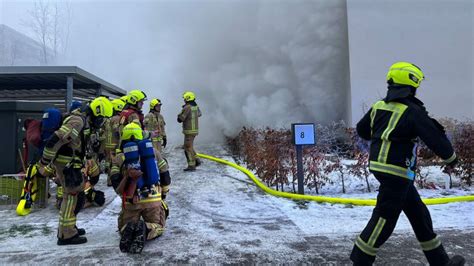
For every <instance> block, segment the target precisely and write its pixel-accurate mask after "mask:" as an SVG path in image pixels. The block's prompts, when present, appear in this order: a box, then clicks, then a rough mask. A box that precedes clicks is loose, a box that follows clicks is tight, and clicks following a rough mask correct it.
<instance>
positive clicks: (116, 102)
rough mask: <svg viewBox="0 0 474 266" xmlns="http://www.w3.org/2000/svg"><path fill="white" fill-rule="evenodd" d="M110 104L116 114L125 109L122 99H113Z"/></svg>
mask: <svg viewBox="0 0 474 266" xmlns="http://www.w3.org/2000/svg"><path fill="white" fill-rule="evenodd" d="M112 104H113V106H114V110H115V111H116V112H122V110H123V108H124V107H125V102H124V101H122V99H114V100H112Z"/></svg>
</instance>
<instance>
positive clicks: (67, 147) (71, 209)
mask: <svg viewBox="0 0 474 266" xmlns="http://www.w3.org/2000/svg"><path fill="white" fill-rule="evenodd" d="M111 115H112V104H111V103H110V101H109V100H108V99H107V98H104V97H98V98H96V99H94V100H93V101H92V102H91V103H90V104H89V105H88V106H86V107H85V108H84V109H82V110H80V109H76V110H74V111H72V112H71V113H70V115H69V116H68V117H66V118H65V119H64V121H63V123H62V125H61V127H60V128H59V129H58V130H57V131H55V132H54V134H53V135H52V136H51V137H50V138H49V139H48V141H47V143H46V145H45V149H44V152H43V155H42V158H41V160H40V161H39V162H38V164H37V168H38V172H39V173H40V174H41V175H42V176H50V175H51V174H52V172H53V170H55V173H56V178H57V179H58V180H59V182H60V184H61V186H62V187H63V189H64V196H63V197H64V199H63V201H62V203H61V209H60V211H59V227H58V235H57V236H58V242H57V244H58V245H69V244H82V243H85V242H87V239H86V238H85V237H83V236H82V235H84V234H85V230H84V229H78V228H77V227H76V215H77V213H78V211H79V210H78V208H80V206H81V202H80V201H83V200H85V199H84V198H82V199H81V197H80V196H79V195H81V193H82V195H83V190H84V176H83V174H82V173H81V169H82V168H83V167H84V157H85V152H86V151H85V144H86V140H85V138H84V131H85V130H86V129H88V128H96V129H97V128H100V127H101V126H102V124H103V120H104V118H106V117H110V116H111Z"/></svg>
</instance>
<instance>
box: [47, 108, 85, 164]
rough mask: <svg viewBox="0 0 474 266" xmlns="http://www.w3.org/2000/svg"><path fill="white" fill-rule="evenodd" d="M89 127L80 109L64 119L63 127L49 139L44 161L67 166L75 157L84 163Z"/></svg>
mask: <svg viewBox="0 0 474 266" xmlns="http://www.w3.org/2000/svg"><path fill="white" fill-rule="evenodd" d="M86 126H87V124H86V119H85V117H84V114H82V113H81V112H80V111H79V109H76V110H74V111H72V112H71V114H70V115H69V116H67V117H66V118H64V120H63V123H62V125H61V127H60V128H59V129H58V130H57V131H55V132H54V134H53V135H52V136H51V137H50V138H49V139H48V141H47V143H46V146H45V149H44V151H43V157H42V161H43V162H44V163H46V164H48V163H50V162H51V161H54V163H58V164H62V165H66V164H68V163H70V162H71V161H72V160H73V157H76V158H78V160H79V161H82V158H83V156H84V152H85V151H84V144H85V143H84V142H85V139H84V132H83V131H84V129H85V127H86Z"/></svg>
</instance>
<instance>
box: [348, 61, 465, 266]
mask: <svg viewBox="0 0 474 266" xmlns="http://www.w3.org/2000/svg"><path fill="white" fill-rule="evenodd" d="M423 79H424V75H423V72H422V71H421V70H420V68H418V67H417V66H415V65H414V64H411V63H407V62H398V63H395V64H394V65H392V66H391V67H390V70H389V71H388V73H387V82H388V92H387V96H386V97H385V98H384V99H383V100H381V101H378V102H376V103H375V104H373V105H372V108H371V109H370V110H369V111H368V112H367V113H366V114H365V115H364V117H363V118H362V119H361V120H360V121H359V123H358V124H357V133H358V134H359V136H360V137H362V138H363V139H366V140H370V141H371V144H370V154H369V160H370V162H369V169H370V171H371V172H372V173H373V175H374V176H375V177H376V178H377V180H378V181H379V182H380V188H379V193H378V195H377V204H376V206H375V208H374V210H373V213H372V217H371V218H370V220H369V222H368V224H367V226H366V227H365V228H364V230H363V231H362V233H361V234H360V235H359V236H358V237H357V239H356V241H355V245H354V248H353V250H352V254H351V260H352V261H353V262H354V265H372V263H373V262H374V261H375V256H376V253H377V250H378V249H379V247H380V246H381V245H382V244H383V243H385V241H386V240H387V239H388V238H389V237H390V235H391V234H392V232H393V230H394V228H395V225H396V224H397V220H398V217H399V215H400V213H401V212H402V211H403V212H404V213H405V215H406V216H407V218H408V220H409V221H410V224H411V226H412V228H413V230H414V231H415V235H416V238H417V239H418V241H419V243H420V246H421V248H422V250H423V252H424V254H425V256H426V258H427V260H428V262H429V264H430V265H462V263H463V260H464V259H463V258H462V257H461V256H454V257H453V258H451V260H450V258H449V257H448V255H447V254H446V251H445V250H444V247H443V245H442V244H441V240H440V239H439V238H438V236H437V235H436V234H435V232H434V231H433V223H432V221H431V217H430V213H429V211H428V209H427V207H426V205H425V204H424V203H423V202H422V201H421V198H420V196H419V194H418V192H417V190H416V188H415V186H414V184H413V181H414V178H415V168H416V151H417V139H418V138H420V139H421V140H423V142H424V143H426V145H427V146H428V147H429V148H430V149H431V150H433V151H434V152H435V153H436V154H437V155H438V156H439V157H441V158H442V159H443V160H444V162H445V164H447V169H449V168H450V167H453V166H454V164H456V162H457V157H456V154H455V152H454V150H453V148H452V146H451V143H450V142H449V140H448V138H447V137H446V134H445V132H444V128H443V127H442V126H441V125H440V124H439V123H438V122H437V121H436V120H434V119H432V118H430V117H429V116H428V112H427V111H426V109H425V107H424V106H423V103H422V102H421V101H420V100H419V99H417V98H416V97H415V93H416V89H417V88H418V87H419V85H420V83H421V81H422V80H423Z"/></svg>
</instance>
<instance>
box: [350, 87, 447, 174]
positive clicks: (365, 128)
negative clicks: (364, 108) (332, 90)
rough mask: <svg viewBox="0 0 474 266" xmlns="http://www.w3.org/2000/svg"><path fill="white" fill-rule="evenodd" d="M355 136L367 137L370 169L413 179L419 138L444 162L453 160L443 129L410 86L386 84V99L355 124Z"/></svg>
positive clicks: (376, 104) (375, 104) (377, 103)
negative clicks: (387, 88) (387, 85)
mask: <svg viewBox="0 0 474 266" xmlns="http://www.w3.org/2000/svg"><path fill="white" fill-rule="evenodd" d="M357 133H358V135H359V136H360V137H361V138H363V139H366V140H370V141H371V144H370V154H369V160H370V161H369V169H370V171H371V172H379V173H385V174H390V175H395V176H399V177H403V178H407V179H410V180H413V179H414V178H415V169H416V159H417V158H416V152H417V142H418V138H420V139H421V140H423V142H424V143H425V144H426V145H427V146H428V148H430V149H431V150H432V151H433V152H434V153H435V154H436V155H438V156H439V157H441V158H442V159H443V160H444V161H445V163H446V164H449V163H451V162H453V161H454V160H455V159H456V154H455V152H454V150H453V147H452V145H451V143H450V141H449V140H448V138H447V137H446V134H445V131H444V128H443V126H442V125H441V124H439V123H438V122H437V121H436V120H435V119H433V118H430V117H429V116H428V112H427V111H426V109H425V107H424V105H423V102H421V101H420V100H419V99H417V98H416V97H415V96H414V93H413V88H411V87H409V86H400V85H389V90H388V93H387V96H386V98H385V99H383V100H381V101H378V102H376V103H374V104H373V105H372V108H371V109H370V110H369V111H368V112H367V113H366V114H365V115H364V117H363V118H362V119H361V120H360V121H359V123H357Z"/></svg>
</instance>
